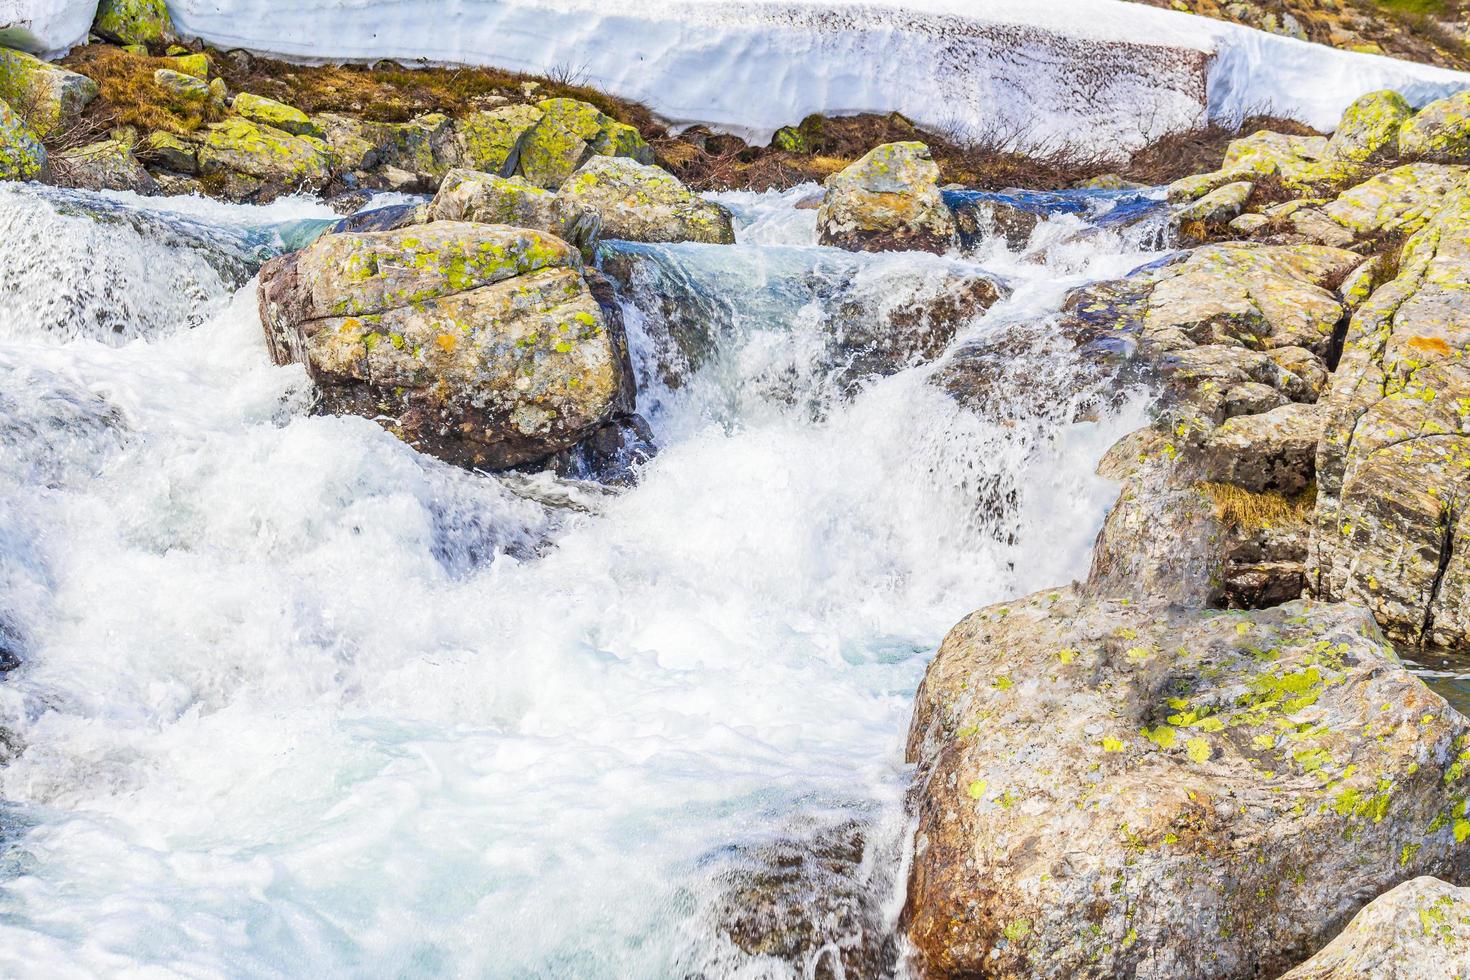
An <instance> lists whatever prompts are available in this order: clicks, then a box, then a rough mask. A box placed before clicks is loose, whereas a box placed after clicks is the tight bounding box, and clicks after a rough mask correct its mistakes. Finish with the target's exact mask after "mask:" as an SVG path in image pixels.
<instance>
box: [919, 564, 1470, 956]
mask: <svg viewBox="0 0 1470 980" xmlns="http://www.w3.org/2000/svg"><path fill="white" fill-rule="evenodd" d="M909 758H910V760H911V761H913V762H916V763H918V766H919V776H918V782H917V784H916V790H915V794H914V805H915V809H916V810H917V816H918V831H917V835H916V840H915V848H914V858H913V866H912V871H911V875H910V880H909V890H908V907H907V912H906V919H907V923H908V935H909V938H910V939H911V940H912V942H913V944H914V947H915V949H916V952H917V955H918V959H919V966H920V968H921V969H922V970H923V973H924V975H925V976H928V977H935V978H940V977H972V976H987V977H1018V978H1019V977H1029V978H1105V977H1117V976H1129V977H1137V978H1140V980H1154V978H1159V980H1162V978H1173V977H1204V976H1208V977H1214V978H1224V980H1229V978H1248V977H1250V978H1253V977H1259V976H1274V975H1278V974H1279V973H1281V972H1282V971H1284V970H1286V969H1287V968H1289V967H1291V966H1293V965H1294V964H1296V963H1299V962H1301V961H1302V960H1304V959H1306V958H1307V956H1309V955H1310V954H1311V953H1312V952H1313V951H1315V950H1317V949H1319V948H1321V946H1322V945H1323V944H1324V943H1325V942H1326V941H1327V940H1328V938H1329V937H1331V936H1332V935H1333V934H1334V933H1336V932H1337V931H1338V930H1339V929H1341V928H1342V927H1343V926H1344V925H1345V924H1346V923H1347V921H1348V920H1349V919H1350V918H1351V916H1353V915H1354V914H1355V913H1356V912H1357V911H1358V910H1359V908H1360V907H1361V906H1362V904H1363V902H1364V901H1366V899H1367V898H1368V897H1370V896H1371V895H1372V894H1375V893H1377V892H1379V891H1382V890H1383V889H1386V888H1388V887H1390V886H1392V885H1394V884H1396V883H1398V882H1399V881H1402V880H1404V879H1407V878H1411V877H1414V876H1416V875H1421V874H1438V875H1443V876H1446V877H1450V878H1462V877H1463V876H1464V875H1465V874H1467V873H1470V848H1466V847H1464V846H1463V845H1462V843H1461V840H1462V839H1463V837H1464V834H1463V832H1462V831H1461V830H1458V829H1456V828H1457V827H1460V826H1463V824H1462V822H1463V821H1464V819H1465V814H1464V810H1465V799H1466V795H1467V793H1470V780H1467V770H1470V762H1467V760H1470V722H1467V721H1466V719H1465V718H1464V717H1463V716H1461V715H1460V714H1459V713H1458V712H1456V711H1455V710H1453V709H1452V708H1450V707H1449V706H1448V705H1447V704H1446V703H1445V702H1444V700H1443V699H1442V698H1440V697H1439V696H1438V695H1436V694H1434V693H1433V692H1432V691H1430V690H1429V689H1428V688H1427V687H1425V686H1424V684H1423V683H1422V682H1421V681H1419V680H1418V679H1417V678H1415V677H1414V676H1413V675H1411V674H1410V673H1409V672H1408V671H1407V670H1405V669H1404V668H1403V666H1402V665H1401V664H1400V663H1399V661H1398V658H1397V657H1396V656H1395V654H1394V652H1393V649H1392V648H1391V647H1390V646H1389V645H1388V644H1387V643H1385V642H1384V641H1383V639H1382V636H1381V634H1379V633H1378V631H1377V629H1376V627H1375V626H1374V625H1373V622H1372V620H1371V619H1370V618H1369V617H1368V616H1367V615H1366V613H1364V612H1363V611H1362V610H1361V609H1358V608H1355V607H1352V606H1347V605H1327V604H1318V603H1312V602H1302V601H1299V602H1295V603H1288V604H1287V605H1284V606H1281V607H1278V608H1275V609H1271V610H1266V611H1259V612H1250V613H1221V612H1210V611H1192V610H1187V609H1181V608H1179V607H1171V606H1166V605H1164V604H1162V603H1158V602H1154V601H1149V600H1147V599H1145V598H1142V597H1132V598H1131V600H1130V599H1109V600H1103V599H1091V598H1087V597H1085V596H1082V595H1080V594H1079V593H1078V592H1077V591H1076V590H1074V589H1061V590H1058V591H1056V592H1051V593H1039V594H1036V595H1033V596H1029V597H1027V598H1024V599H1020V600H1017V601H1014V602H1010V603H1007V604H1005V605H1003V606H993V607H990V608H988V609H983V610H980V611H979V612H976V613H974V614H972V615H971V616H970V617H968V618H967V619H966V620H965V621H964V622H962V623H961V624H960V625H959V626H957V627H956V628H955V629H954V630H953V631H952V632H951V633H950V635H949V637H948V638H947V639H946V640H945V642H944V645H943V646H942V647H941V649H940V652H939V654H938V656H937V657H936V658H935V660H934V661H933V663H932V664H931V665H930V667H929V671H928V674H927V676H926V678H925V680H924V684H923V686H922V687H921V689H920V692H919V695H918V700H917V707H916V710H915V714H914V720H913V724H912V727H911V729H910V738H909Z"/></svg>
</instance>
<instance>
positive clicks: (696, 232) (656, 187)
mask: <svg viewBox="0 0 1470 980" xmlns="http://www.w3.org/2000/svg"><path fill="white" fill-rule="evenodd" d="M557 197H558V198H560V199H561V200H563V201H566V202H568V203H570V204H573V205H575V206H577V207H579V208H588V209H590V210H592V211H594V212H596V213H597V214H598V215H599V216H600V218H601V219H602V232H603V234H604V235H605V236H606V237H608V238H620V239H623V240H625V241H632V242H704V243H706V244H712V245H729V244H733V243H734V241H735V231H734V227H733V224H732V219H731V216H730V212H729V211H727V210H726V209H725V208H723V207H721V206H720V205H718V204H715V203H714V202H713V201H706V200H704V199H703V198H701V197H700V196H699V195H697V194H695V193H694V192H693V191H691V190H689V189H688V188H687V187H685V186H684V185H683V184H682V183H680V182H679V178H677V177H675V176H674V175H673V174H671V173H669V172H668V171H666V170H661V169H659V168H658V167H653V166H646V165H644V164H641V163H638V162H637V161H636V160H632V159H628V158H626V157H607V156H594V157H593V158H592V159H591V160H589V161H587V163H586V164H585V165H584V166H583V167H582V168H581V169H580V170H578V171H577V172H576V173H575V174H573V175H572V177H571V179H569V180H568V181H567V182H566V183H565V185H564V186H563V187H562V189H561V190H560V191H559V192H558V193H557Z"/></svg>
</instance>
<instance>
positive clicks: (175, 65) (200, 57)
mask: <svg viewBox="0 0 1470 980" xmlns="http://www.w3.org/2000/svg"><path fill="white" fill-rule="evenodd" d="M159 60H160V61H162V62H163V64H164V67H165V68H167V69H169V70H170V71H176V72H178V73H179V74H181V75H193V76H194V77H195V78H198V79H202V80H203V81H206V82H207V81H209V56H208V55H206V54H202V53H200V54H193V53H185V54H175V55H170V56H169V57H167V58H161V59H159Z"/></svg>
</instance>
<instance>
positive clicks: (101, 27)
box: [92, 0, 174, 44]
mask: <svg viewBox="0 0 1470 980" xmlns="http://www.w3.org/2000/svg"><path fill="white" fill-rule="evenodd" d="M92 32H93V33H94V34H97V35H99V36H100V37H104V38H106V39H107V40H109V41H112V42H113V43H115V44H161V43H163V42H165V41H169V40H171V39H172V38H173V35H174V23H173V18H172V17H170V16H169V12H168V5H167V4H166V3H164V0H102V2H101V3H99V4H98V5H97V19H96V20H95V21H93V22H92Z"/></svg>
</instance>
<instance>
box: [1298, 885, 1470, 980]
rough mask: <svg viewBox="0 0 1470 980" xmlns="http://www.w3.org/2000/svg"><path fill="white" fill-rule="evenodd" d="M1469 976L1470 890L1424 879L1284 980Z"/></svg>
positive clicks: (1383, 899) (1372, 910)
mask: <svg viewBox="0 0 1470 980" xmlns="http://www.w3.org/2000/svg"><path fill="white" fill-rule="evenodd" d="M1467 976H1470V888H1456V887H1455V886H1454V885H1451V884H1449V883H1448V882H1444V881H1440V880H1439V879H1438V878H1431V877H1429V876H1427V875H1426V876H1424V877H1422V878H1415V879H1414V880H1412V881H1406V882H1404V883H1403V884H1402V885H1399V886H1398V887H1396V888H1393V889H1390V890H1389V891H1387V892H1385V893H1384V894H1382V895H1380V896H1379V897H1377V898H1375V899H1374V900H1373V901H1371V902H1369V903H1368V905H1367V907H1366V908H1364V909H1363V911H1361V912H1359V913H1358V914H1357V915H1356V916H1354V917H1353V921H1352V922H1350V923H1348V927H1347V928H1346V929H1344V930H1343V931H1342V933H1341V934H1339V935H1338V937H1337V938H1336V939H1334V940H1332V942H1330V943H1328V944H1327V947H1326V948H1325V949H1323V950H1322V951H1321V952H1320V953H1318V954H1317V955H1316V956H1313V957H1312V958H1311V959H1310V960H1307V962H1305V963H1303V964H1302V965H1301V966H1299V967H1297V968H1296V969H1294V970H1292V971H1291V972H1289V973H1287V974H1285V975H1284V976H1283V977H1282V978H1281V980H1361V978H1364V977H1371V978H1373V980H1462V978H1463V977H1467Z"/></svg>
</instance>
